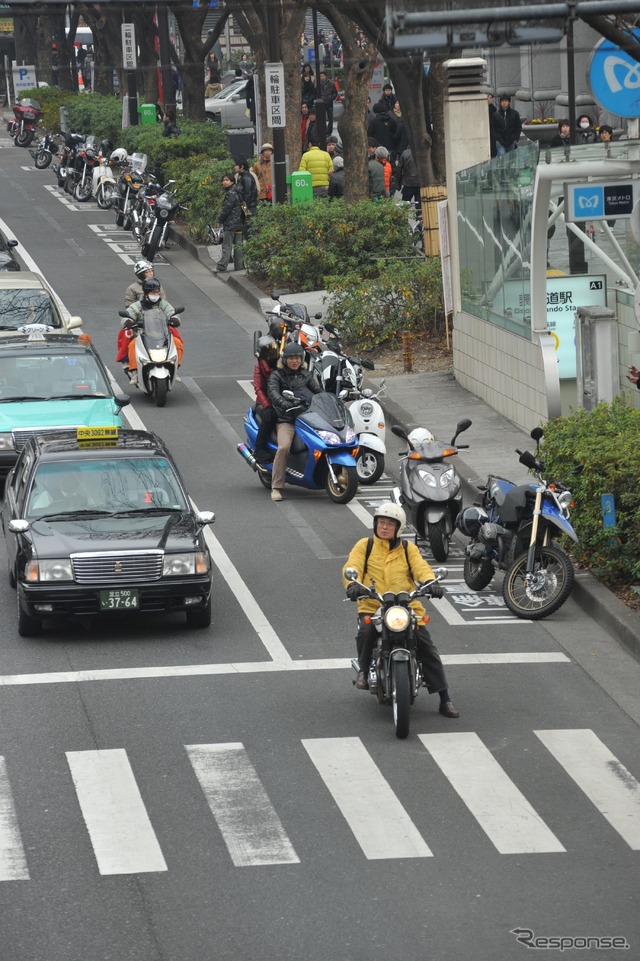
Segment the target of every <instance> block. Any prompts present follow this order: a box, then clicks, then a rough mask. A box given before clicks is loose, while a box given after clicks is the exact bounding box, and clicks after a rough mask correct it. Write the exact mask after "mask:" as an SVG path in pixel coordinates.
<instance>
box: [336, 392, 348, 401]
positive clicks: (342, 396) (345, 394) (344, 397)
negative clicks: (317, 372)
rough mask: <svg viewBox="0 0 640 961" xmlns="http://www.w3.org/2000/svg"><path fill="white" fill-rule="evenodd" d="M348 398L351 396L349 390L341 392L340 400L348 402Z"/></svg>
mask: <svg viewBox="0 0 640 961" xmlns="http://www.w3.org/2000/svg"><path fill="white" fill-rule="evenodd" d="M348 396H349V391H348V390H341V391H340V393H339V394H338V397H339V398H340V400H346V399H347V397H348Z"/></svg>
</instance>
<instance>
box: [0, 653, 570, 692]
mask: <svg viewBox="0 0 640 961" xmlns="http://www.w3.org/2000/svg"><path fill="white" fill-rule="evenodd" d="M441 659H442V663H443V664H447V665H449V666H451V667H466V666H471V665H475V664H496V665H505V664H570V663H571V659H570V658H569V657H567V655H566V654H560V653H556V652H554V651H549V652H547V651H541V652H536V651H533V652H526V653H509V654H502V653H501V654H442V655H441ZM350 667H351V659H350V658H342V657H336V658H317V659H314V660H299V661H294V660H291V659H289V660H286V661H285V660H281V661H280V660H274V661H237V662H234V663H231V664H172V665H170V666H150V667H113V668H97V669H95V670H90V671H53V672H51V673H49V674H0V687H28V686H30V685H32V684H79V683H85V682H87V681H139V680H146V679H161V678H165V677H206V676H215V675H218V674H278V673H284V672H286V671H344V670H346V669H347V668H350Z"/></svg>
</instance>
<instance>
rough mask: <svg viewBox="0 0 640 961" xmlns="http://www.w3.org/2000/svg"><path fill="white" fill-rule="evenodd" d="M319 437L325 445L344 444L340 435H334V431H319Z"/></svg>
mask: <svg viewBox="0 0 640 961" xmlns="http://www.w3.org/2000/svg"><path fill="white" fill-rule="evenodd" d="M318 436H319V437H320V438H321V439H322V440H323V441H324V442H325V444H341V443H342V441H341V440H340V438H339V437H338V435H337V434H334V433H333V431H332V430H319V431H318ZM354 436H355V435H354Z"/></svg>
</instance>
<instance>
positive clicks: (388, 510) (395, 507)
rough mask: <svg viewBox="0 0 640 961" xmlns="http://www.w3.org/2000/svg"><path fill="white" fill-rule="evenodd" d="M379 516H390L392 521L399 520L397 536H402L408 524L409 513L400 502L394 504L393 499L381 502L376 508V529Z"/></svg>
mask: <svg viewBox="0 0 640 961" xmlns="http://www.w3.org/2000/svg"><path fill="white" fill-rule="evenodd" d="M377 517H389V518H391V520H392V521H397V523H398V530H397V531H396V537H400V535H401V534H402V532H403V530H404V529H405V527H406V526H407V515H406V514H405V512H404V511H403V510H402V508H401V507H400V505H399V504H394V503H393V502H392V501H387V502H386V503H385V504H380V507H378V508H376V512H375V514H374V515H373V529H374V531H375V529H376V518H377Z"/></svg>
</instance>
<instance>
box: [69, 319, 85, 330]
mask: <svg viewBox="0 0 640 961" xmlns="http://www.w3.org/2000/svg"><path fill="white" fill-rule="evenodd" d="M78 327H82V317H77V316H76V317H69V319H68V320H67V330H76V329H77V328H78Z"/></svg>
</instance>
